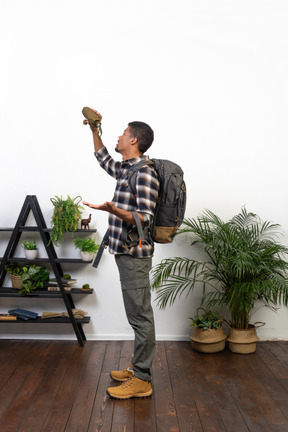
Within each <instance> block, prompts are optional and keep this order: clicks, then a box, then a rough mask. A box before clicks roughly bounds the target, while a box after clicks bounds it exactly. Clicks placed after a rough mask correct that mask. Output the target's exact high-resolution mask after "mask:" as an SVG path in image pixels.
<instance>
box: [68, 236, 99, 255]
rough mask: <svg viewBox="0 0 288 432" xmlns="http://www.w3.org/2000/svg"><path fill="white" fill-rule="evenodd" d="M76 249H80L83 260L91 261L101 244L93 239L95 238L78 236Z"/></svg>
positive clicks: (75, 241)
mask: <svg viewBox="0 0 288 432" xmlns="http://www.w3.org/2000/svg"><path fill="white" fill-rule="evenodd" d="M74 245H75V248H76V249H80V255H81V259H82V261H91V260H92V259H93V256H94V255H95V253H96V252H97V251H98V249H99V247H100V245H99V244H97V243H96V242H95V240H93V238H91V237H88V238H83V239H82V238H76V239H75V240H74Z"/></svg>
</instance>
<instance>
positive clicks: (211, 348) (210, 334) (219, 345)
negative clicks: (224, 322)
mask: <svg viewBox="0 0 288 432" xmlns="http://www.w3.org/2000/svg"><path fill="white" fill-rule="evenodd" d="M226 339H227V335H226V333H225V332H224V330H223V327H222V326H221V327H219V328H217V329H208V330H204V329H203V328H199V327H195V328H194V329H193V331H192V333H191V335H190V340H191V346H192V348H193V349H194V350H195V351H199V352H202V353H211V354H212V353H216V352H220V351H223V350H224V348H225V342H226Z"/></svg>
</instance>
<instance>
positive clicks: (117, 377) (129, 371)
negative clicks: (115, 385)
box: [110, 364, 134, 382]
mask: <svg viewBox="0 0 288 432" xmlns="http://www.w3.org/2000/svg"><path fill="white" fill-rule="evenodd" d="M110 376H111V378H112V379H113V380H114V381H118V382H122V381H127V380H128V379H130V378H132V377H133V376H134V372H133V365H132V364H130V365H129V366H128V367H127V368H126V369H124V370H122V371H111V372H110Z"/></svg>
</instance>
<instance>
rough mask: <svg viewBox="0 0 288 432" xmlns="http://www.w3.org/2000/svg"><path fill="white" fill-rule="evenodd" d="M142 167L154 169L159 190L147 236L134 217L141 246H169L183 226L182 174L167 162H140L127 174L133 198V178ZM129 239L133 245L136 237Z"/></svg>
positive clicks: (183, 198) (183, 189)
mask: <svg viewBox="0 0 288 432" xmlns="http://www.w3.org/2000/svg"><path fill="white" fill-rule="evenodd" d="M145 165H153V166H154V168H155V170H156V173H157V175H158V180H159V183H160V189H159V195H158V202H157V205H156V210H155V217H154V219H153V223H152V227H150V232H149V234H147V233H145V232H143V230H142V227H141V223H140V220H139V217H138V215H137V214H136V213H133V216H134V219H135V220H136V223H137V231H138V234H139V237H140V242H142V243H145V242H146V243H147V242H148V243H150V242H151V239H152V240H153V241H154V242H156V243H172V241H173V238H174V236H175V234H176V232H177V230H178V229H179V227H180V225H181V224H182V222H183V218H184V214H185V209H186V185H185V182H184V178H183V175H184V173H183V170H182V169H181V168H180V166H179V165H177V164H176V163H174V162H171V161H169V160H164V159H151V160H148V161H147V160H146V161H145V160H143V161H140V162H138V163H137V164H135V165H133V166H132V167H131V168H129V170H128V174H129V179H128V182H129V185H130V188H131V190H132V192H133V194H136V175H135V174H136V172H137V171H138V170H139V169H140V168H141V167H143V166H145ZM131 234H132V233H130V235H131ZM124 235H125V234H124ZM128 236H129V233H128ZM132 237H134V239H133V243H135V240H136V239H135V236H132ZM147 237H148V238H147ZM149 237H150V238H149ZM128 243H129V239H128ZM133 246H134V244H133Z"/></svg>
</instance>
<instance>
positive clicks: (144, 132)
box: [128, 121, 154, 153]
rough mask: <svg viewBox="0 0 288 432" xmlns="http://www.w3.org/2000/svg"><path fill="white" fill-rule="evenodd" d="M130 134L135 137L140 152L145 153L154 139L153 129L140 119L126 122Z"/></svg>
mask: <svg viewBox="0 0 288 432" xmlns="http://www.w3.org/2000/svg"><path fill="white" fill-rule="evenodd" d="M128 126H129V131H130V136H131V137H132V138H137V140H138V149H139V151H140V152H141V153H145V152H146V151H147V150H148V149H149V147H150V146H151V144H152V143H153V140H154V132H153V129H151V127H150V126H149V125H148V124H147V123H143V122H140V121H133V122H130V123H128Z"/></svg>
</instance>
